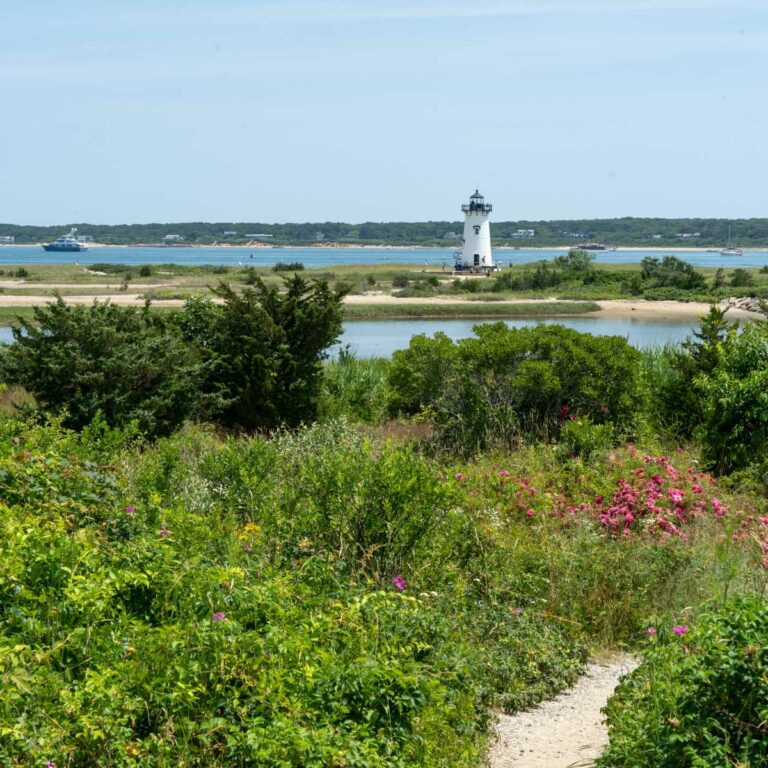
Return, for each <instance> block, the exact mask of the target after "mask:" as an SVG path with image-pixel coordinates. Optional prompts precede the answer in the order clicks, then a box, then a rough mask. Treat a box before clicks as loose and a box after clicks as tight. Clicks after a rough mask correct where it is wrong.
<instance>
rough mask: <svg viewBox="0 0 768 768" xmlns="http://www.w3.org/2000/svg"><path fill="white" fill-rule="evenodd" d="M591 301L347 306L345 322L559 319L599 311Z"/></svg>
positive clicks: (405, 302) (405, 303) (345, 307)
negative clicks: (521, 318)
mask: <svg viewBox="0 0 768 768" xmlns="http://www.w3.org/2000/svg"><path fill="white" fill-rule="evenodd" d="M599 309H600V307H599V306H598V305H597V304H596V303H594V302H591V301H580V302H576V301H542V302H530V303H525V304H512V303H508V302H503V303H501V302H490V303H488V304H483V303H480V302H472V303H469V302H465V303H463V304H409V303H408V302H407V301H403V303H402V304H345V305H344V319H345V320H398V319H408V318H425V319H429V318H451V319H454V320H472V319H475V318H485V317H498V318H500V319H502V318H510V317H556V316H561V315H562V316H565V315H583V314H588V313H589V312H597V311H598V310H599Z"/></svg>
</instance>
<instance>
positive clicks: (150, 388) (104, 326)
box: [2, 298, 204, 436]
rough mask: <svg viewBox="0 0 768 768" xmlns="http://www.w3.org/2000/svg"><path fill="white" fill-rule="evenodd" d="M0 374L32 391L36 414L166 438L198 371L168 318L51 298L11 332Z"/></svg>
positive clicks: (182, 414)
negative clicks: (99, 420) (134, 428)
mask: <svg viewBox="0 0 768 768" xmlns="http://www.w3.org/2000/svg"><path fill="white" fill-rule="evenodd" d="M13 336H14V340H15V343H14V344H12V345H10V346H8V347H7V348H5V349H4V350H3V361H2V364H3V376H4V378H5V379H6V381H8V382H11V383H17V384H20V385H22V386H23V387H24V388H25V389H26V390H27V391H29V392H30V393H32V394H33V395H34V397H35V399H36V401H37V403H38V405H39V406H40V408H42V409H45V410H49V411H51V412H53V413H62V414H63V416H64V423H65V424H66V425H67V426H71V427H74V428H82V427H84V426H86V425H87V424H89V423H90V422H91V421H92V420H93V419H94V418H95V417H96V416H97V414H101V415H102V416H103V418H104V419H105V420H106V421H107V423H108V424H110V425H111V426H120V425H127V424H129V423H131V422H136V424H137V425H138V427H139V429H141V431H142V432H144V433H145V434H147V435H149V436H153V435H162V434H168V433H170V432H171V431H172V430H173V429H175V428H176V427H177V426H178V425H179V424H181V422H182V421H184V419H186V418H187V417H189V416H191V415H193V414H194V413H195V412H196V408H197V407H198V405H199V404H200V398H199V395H198V392H199V387H200V385H201V382H202V381H203V377H204V368H203V365H202V364H201V361H200V359H199V358H198V357H197V355H196V354H195V351H194V350H193V349H192V348H190V347H189V346H187V345H184V344H183V343H182V342H181V341H180V340H179V339H178V337H177V336H176V334H175V332H174V330H173V327H172V326H171V324H170V323H169V322H167V320H166V319H165V318H164V317H162V316H160V315H157V314H154V313H151V312H150V311H149V308H148V306H145V307H144V309H141V310H139V309H135V308H123V307H118V306H115V305H113V304H110V303H108V302H107V303H99V302H94V304H93V305H92V306H90V307H86V306H74V305H69V304H67V303H66V302H65V301H64V300H63V299H61V298H58V299H57V300H56V301H55V302H52V303H50V304H48V305H46V306H43V307H36V308H35V311H34V319H33V320H32V321H24V320H22V321H20V323H19V325H18V326H16V327H15V328H14V329H13Z"/></svg>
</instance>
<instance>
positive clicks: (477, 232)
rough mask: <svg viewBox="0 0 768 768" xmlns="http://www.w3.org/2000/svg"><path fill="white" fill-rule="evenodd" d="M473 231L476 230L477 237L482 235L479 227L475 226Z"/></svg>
mask: <svg viewBox="0 0 768 768" xmlns="http://www.w3.org/2000/svg"><path fill="white" fill-rule="evenodd" d="M473 229H474V230H475V234H476V235H479V234H480V227H478V226H474V227H473Z"/></svg>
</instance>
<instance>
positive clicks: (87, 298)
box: [0, 284, 761, 320]
mask: <svg viewBox="0 0 768 768" xmlns="http://www.w3.org/2000/svg"><path fill="white" fill-rule="evenodd" d="M22 287H23V286H22ZM47 287H50V288H53V287H54V286H47ZM58 287H61V288H64V287H65V286H64V284H61V285H60V286H58ZM67 287H75V286H67ZM88 287H89V288H93V287H96V286H88ZM110 287H111V286H110ZM158 287H159V286H158ZM165 287H167V286H165ZM142 288H146V289H147V290H151V286H142ZM134 290H135V289H134ZM63 298H64V299H65V301H67V302H69V303H70V304H91V303H92V302H93V301H94V299H98V301H106V300H109V301H111V302H112V303H113V304H119V305H121V306H137V305H142V304H143V303H144V297H143V296H142V295H141V294H140V293H128V292H119V293H104V294H99V295H96V296H94V295H93V294H82V295H72V296H65V297H63ZM52 300H53V296H51V295H44V294H41V295H24V296H15V295H12V294H5V293H0V307H35V306H39V305H41V304H46V303H47V302H49V301H52ZM215 300H216V299H214V301H215ZM542 302H551V303H553V304H556V303H557V299H555V298H542V299H507V300H504V301H493V302H490V301H488V302H485V301H472V300H468V299H464V298H457V297H453V296H429V297H422V298H409V299H400V298H397V297H396V296H390V295H388V294H358V295H354V296H346V297H345V299H344V303H345V304H357V305H360V304H365V305H369V306H375V305H376V304H386V305H390V306H391V305H399V306H401V307H408V306H409V305H411V306H413V305H419V306H424V305H432V306H439V305H443V304H452V305H463V306H466V307H467V309H468V310H469V309H471V308H472V307H477V306H478V305H479V306H490V305H492V306H494V307H503V306H504V305H510V306H511V305H516V306H519V305H525V304H541V303H542ZM568 303H573V302H570V301H569V302H568ZM594 303H595V304H597V305H598V306H599V307H600V309H599V310H598V311H596V312H589V313H586V314H585V315H582V316H585V317H586V316H588V317H616V318H633V317H636V318H643V319H646V320H648V319H651V318H652V319H655V320H665V319H684V318H689V319H691V320H695V319H696V318H698V317H701V316H702V315H705V314H706V313H707V312H708V311H709V304H707V303H705V302H684V301H644V300H642V299H611V300H598V301H595V302H594ZM153 304H154V305H155V306H159V307H180V306H183V305H184V301H183V300H182V299H154V300H153ZM721 306H726V304H725V303H721ZM552 314H553V315H556V312H553V313H552ZM728 316H729V317H731V318H733V319H734V320H735V319H746V318H749V317H761V315H759V314H757V313H755V312H748V311H745V310H743V309H736V308H733V309H731V310H730V312H729V313H728Z"/></svg>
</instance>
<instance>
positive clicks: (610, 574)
mask: <svg viewBox="0 0 768 768" xmlns="http://www.w3.org/2000/svg"><path fill="white" fill-rule="evenodd" d="M555 268H556V269H557V270H558V271H561V272H569V273H570V274H571V275H572V276H574V279H584V278H585V277H586V276H588V275H589V274H590V273H591V272H592V269H593V265H592V264H591V260H589V259H583V258H581V257H580V256H569V257H566V258H565V259H564V260H562V261H561V262H559V264H557V265H556V267H555ZM659 270H661V271H662V272H665V274H672V275H673V277H672V278H670V279H672V280H678V279H682V280H688V279H690V275H689V273H688V271H687V270H685V269H684V268H679V267H677V266H676V265H674V264H672V265H670V264H667V265H666V266H664V263H663V262H659V263H658V264H657V265H655V266H652V269H651V272H652V273H653V275H652V279H660V275H659ZM674 275H677V277H674ZM680 275H682V278H681V277H680ZM649 279H650V278H649ZM663 279H667V278H666V277H664V278H663ZM682 290H687V289H682ZM216 291H217V292H218V294H219V297H220V298H221V300H222V303H221V304H214V303H213V302H211V301H210V300H209V299H207V298H201V297H198V298H195V299H193V300H190V301H189V302H188V303H187V304H186V306H185V307H184V309H183V310H179V311H168V312H166V313H158V314H154V313H151V312H150V311H149V309H148V308H144V309H130V310H124V309H120V308H116V307H112V306H111V305H102V304H97V305H95V306H94V307H69V306H68V305H67V304H66V303H65V302H64V301H63V300H59V301H56V302H55V303H53V304H52V305H50V306H49V307H46V308H45V309H43V310H37V311H36V323H35V324H34V325H30V324H22V326H21V327H20V328H19V329H17V330H16V335H17V342H16V344H15V345H13V346H11V347H10V348H9V349H8V350H6V351H5V352H4V355H3V358H4V359H3V371H4V377H5V378H6V380H8V379H9V378H10V379H11V380H12V381H21V382H22V383H24V384H25V385H27V386H26V388H27V390H28V392H27V397H29V396H30V394H31V395H32V396H34V398H35V401H36V402H35V405H36V412H35V413H34V416H33V415H32V414H31V413H30V412H29V408H27V412H26V415H25V414H24V413H22V415H18V414H10V415H7V414H6V415H4V416H2V417H1V418H0V497H2V509H1V510H0V511H1V512H2V514H0V679H1V680H2V685H1V686H0V763H2V764H3V765H8V766H12V767H15V768H21V766H28V765H46V764H48V765H51V764H53V765H56V766H58V767H59V768H61V766H67V767H68V768H86V766H92V765H104V766H115V767H119V768H123V766H125V768H128V766H152V765H168V766H170V765H174V766H176V765H185V766H190V767H191V766H212V767H213V768H216V767H218V766H221V767H223V766H230V765H235V766H238V765H239V766H249V765H259V766H265V767H266V768H284V767H285V766H292V765H293V766H309V767H311V766H315V767H316V768H328V767H330V766H350V767H351V766H355V768H366V767H367V766H371V767H373V766H376V767H377V768H378V767H379V766H385V767H386V768H390V767H391V768H470V767H471V766H477V765H479V764H481V761H482V759H483V755H484V753H485V750H486V747H487V739H488V733H489V726H490V724H491V714H490V713H491V710H492V708H493V707H499V708H502V709H505V710H507V711H515V710H517V709H519V708H521V707H527V706H530V705H531V704H533V703H535V702H537V701H540V700H541V699H543V698H546V697H549V696H551V695H553V694H554V693H556V692H557V691H559V690H560V689H562V688H563V687H566V686H568V685H570V684H572V683H573V682H574V680H575V679H576V678H577V676H578V675H579V673H580V671H581V669H582V667H583V664H584V662H585V661H586V659H587V658H588V655H589V653H590V652H592V651H598V650H605V649H616V648H634V649H637V650H639V651H640V652H642V653H643V655H644V661H643V663H642V664H641V666H640V667H639V669H638V670H637V671H636V672H635V673H634V674H633V675H632V676H630V677H629V678H627V680H626V681H625V682H624V683H623V684H622V686H621V688H620V689H619V692H618V694H617V696H616V697H615V699H614V700H613V701H612V702H611V703H610V705H609V709H608V712H609V718H610V725H611V737H612V741H611V746H610V747H609V750H608V752H607V753H606V755H605V757H604V758H603V762H602V765H604V766H606V768H607V767H608V766H616V767H617V768H619V766H627V768H628V767H629V766H640V768H642V766H645V765H647V766H651V765H654V766H655V765H660V766H665V765H668V766H673V765H674V766H678V765H680V766H691V768H693V767H694V766H702V765H726V764H733V765H736V764H738V762H739V761H740V762H741V764H744V765H764V764H766V753H765V746H764V745H765V743H766V733H765V723H764V721H765V710H766V695H767V694H766V690H765V676H766V659H767V658H768V657H766V654H765V653H764V652H763V649H764V648H765V647H766V646H768V642H767V640H768V613H766V609H765V601H764V594H765V587H766V579H767V577H768V559H767V558H768V475H767V474H766V462H765V450H766V442H765V441H766V423H765V418H766V417H765V415H764V414H765V413H767V412H768V410H766V408H765V405H766V403H765V401H764V398H765V396H766V394H765V393H766V392H768V386H767V385H768V382H766V380H765V371H766V369H768V365H767V363H768V360H767V359H766V356H767V355H768V352H766V350H768V335H766V333H767V332H766V327H768V324H766V323H765V322H762V321H753V322H751V323H748V324H747V325H746V326H745V327H744V328H743V329H742V330H741V332H739V331H738V330H737V329H736V328H735V327H734V326H733V325H732V324H731V323H730V322H729V321H728V319H727V316H726V315H725V314H724V313H723V312H722V311H721V310H718V309H713V310H712V311H711V312H710V314H709V315H708V316H707V317H706V318H705V319H704V320H703V322H702V324H701V328H700V329H699V330H698V331H697V333H696V335H695V336H694V337H692V338H691V339H690V340H689V341H688V342H687V343H686V344H685V345H684V346H682V347H680V348H674V349H673V348H668V349H664V350H657V351H655V352H648V353H642V354H641V353H639V352H637V351H636V350H634V349H632V348H631V347H629V346H628V345H627V343H626V342H625V341H624V340H623V339H619V338H595V337H592V336H589V335H587V334H579V333H576V332H574V331H569V330H567V329H565V328H562V327H557V326H545V327H539V328H527V329H522V330H511V329H508V328H507V327H506V326H505V325H503V324H495V325H490V326H482V327H479V328H478V329H477V337H476V338H473V339H467V340H464V341H460V342H452V341H451V340H450V339H448V338H447V337H445V336H444V335H441V334H437V335H435V336H434V337H432V338H428V337H424V336H420V337H415V338H414V339H413V340H412V342H411V345H410V346H409V348H408V349H406V350H402V351H400V352H398V353H397V354H396V355H395V356H394V358H393V360H392V361H391V362H390V361H383V360H371V361H362V360H356V359H355V358H354V357H353V356H351V355H350V354H349V352H348V351H346V350H345V351H342V352H341V354H340V355H339V357H338V359H337V360H335V361H332V362H331V361H323V354H324V350H326V349H327V347H328V345H329V344H330V343H331V341H332V340H333V339H334V338H335V336H336V335H337V333H338V329H339V327H340V300H341V294H340V292H339V291H337V290H334V289H332V288H331V287H330V286H329V285H328V283H327V282H325V283H323V282H313V283H310V282H308V281H306V280H305V279H304V278H303V277H302V276H301V275H294V276H292V277H290V278H288V279H287V280H286V282H285V290H283V291H279V290H278V289H277V286H276V284H275V283H267V282H266V281H265V280H264V279H263V278H262V276H261V275H260V274H255V275H254V284H253V286H252V287H246V288H245V289H244V290H243V291H237V292H236V291H234V290H233V289H231V288H230V287H228V286H226V285H223V284H222V285H219V287H218V288H216ZM118 362H120V363H121V364H122V367H121V366H119V365H118V364H117V363H118ZM22 374H23V375H24V376H26V377H27V378H26V379H22ZM57 381H58V382H59V387H58V389H57V387H56V382H57ZM147 382H151V383H152V386H151V387H147V388H146V389H142V387H143V386H146V383H147ZM33 384H34V386H33ZM35 387H37V388H35ZM185 387H186V388H187V389H184V388H185ZM134 390H135V391H134ZM16 394H17V395H22V394H23V393H22V392H20V391H19V390H18V388H17V389H16ZM51 414H56V415H51ZM182 414H183V415H182ZM393 414H395V415H397V421H393V420H392V416H393ZM190 416H191V417H192V418H197V419H200V420H205V421H206V422H209V423H207V424H205V423H194V422H193V421H192V420H191V419H190V418H189V417H190ZM182 419H184V423H183V424H182V425H181V426H180V427H179V426H177V425H178V424H179V423H180V422H181V421H182ZM311 422H315V423H314V424H311ZM222 426H223V427H227V428H232V429H226V430H223V429H222Z"/></svg>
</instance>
